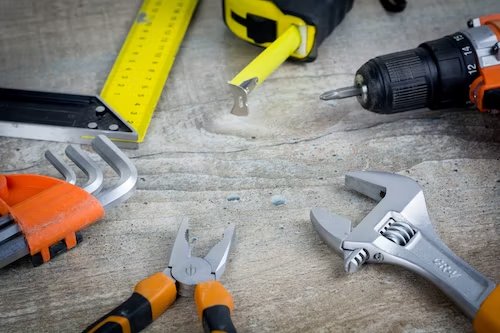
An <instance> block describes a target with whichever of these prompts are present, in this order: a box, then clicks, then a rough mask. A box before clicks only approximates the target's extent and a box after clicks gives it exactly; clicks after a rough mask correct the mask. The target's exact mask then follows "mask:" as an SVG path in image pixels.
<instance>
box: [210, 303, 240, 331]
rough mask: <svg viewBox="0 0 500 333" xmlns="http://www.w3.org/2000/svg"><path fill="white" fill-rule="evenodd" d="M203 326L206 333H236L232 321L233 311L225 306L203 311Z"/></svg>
mask: <svg viewBox="0 0 500 333" xmlns="http://www.w3.org/2000/svg"><path fill="white" fill-rule="evenodd" d="M202 324H203V330H204V331H205V333H210V332H213V331H221V332H226V333H236V328H235V327H234V325H233V322H232V321H231V311H230V310H229V308H228V307H227V306H225V305H215V306H211V307H209V308H206V309H205V310H203V318H202Z"/></svg>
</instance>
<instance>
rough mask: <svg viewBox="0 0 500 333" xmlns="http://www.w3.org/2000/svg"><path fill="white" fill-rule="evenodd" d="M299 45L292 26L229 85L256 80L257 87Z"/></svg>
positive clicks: (299, 38)
mask: <svg viewBox="0 0 500 333" xmlns="http://www.w3.org/2000/svg"><path fill="white" fill-rule="evenodd" d="M300 43H301V37H300V32H299V29H298V28H297V27H296V26H294V25H292V26H290V27H289V28H288V29H287V30H286V31H285V32H284V33H283V34H282V35H281V36H279V37H278V38H277V39H276V40H275V41H274V42H273V43H271V45H269V46H268V47H267V48H266V49H265V50H264V51H262V53H261V54H259V56H258V57H257V58H255V59H254V60H253V61H252V62H251V63H250V64H248V66H246V67H245V68H244V69H243V70H242V71H241V72H239V73H238V74H237V75H236V76H235V77H234V78H233V79H232V80H231V81H230V82H229V83H230V84H233V85H236V86H239V85H240V84H241V83H242V82H245V81H247V80H250V79H253V78H257V85H256V86H259V85H260V84H261V83H262V81H264V80H265V79H266V78H267V77H268V76H269V75H271V73H272V72H274V70H276V68H278V67H279V66H280V65H281V64H282V63H283V62H284V61H285V60H286V59H287V58H288V57H290V55H292V54H293V53H294V52H295V50H297V49H298V48H299V46H300Z"/></svg>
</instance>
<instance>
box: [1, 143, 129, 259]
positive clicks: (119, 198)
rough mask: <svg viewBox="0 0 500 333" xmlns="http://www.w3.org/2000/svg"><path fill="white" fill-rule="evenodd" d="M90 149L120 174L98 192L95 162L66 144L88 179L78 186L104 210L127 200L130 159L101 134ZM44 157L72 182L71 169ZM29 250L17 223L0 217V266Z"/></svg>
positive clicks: (55, 158)
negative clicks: (114, 180) (111, 183)
mask: <svg viewBox="0 0 500 333" xmlns="http://www.w3.org/2000/svg"><path fill="white" fill-rule="evenodd" d="M91 145H92V148H93V149H94V150H95V151H96V152H97V153H98V154H99V156H100V157H101V158H102V159H103V160H104V161H106V162H107V163H108V164H109V165H110V166H111V167H112V168H113V170H115V171H116V173H117V174H118V175H119V176H120V179H119V180H118V181H117V182H116V183H115V184H113V185H112V186H111V187H110V188H109V189H107V190H105V191H102V192H101V189H102V186H103V180H104V177H103V173H102V171H101V169H100V168H99V167H98V166H97V164H96V163H95V162H94V161H93V160H92V159H91V158H90V157H89V156H88V155H87V154H86V153H84V152H83V150H82V149H81V148H80V147H78V146H76V145H70V146H68V147H67V148H66V155H67V156H68V157H69V158H70V159H71V160H72V161H73V162H74V163H75V165H77V166H78V167H79V168H80V169H81V170H82V171H83V173H84V174H85V175H86V176H87V177H88V180H87V181H86V182H85V184H83V186H82V188H83V189H84V190H85V191H87V192H89V193H91V194H93V195H94V196H95V197H96V198H97V199H98V200H99V202H100V203H101V205H102V206H103V208H104V209H105V211H107V210H109V209H110V208H112V207H114V206H116V205H118V204H120V203H121V202H123V201H125V200H126V199H128V198H129V197H130V196H131V195H132V194H133V193H134V192H135V188H136V184H137V169H136V168H135V166H134V164H133V163H132V162H131V161H130V159H129V158H128V157H127V156H126V155H125V154H124V153H123V152H122V151H121V150H120V149H119V148H118V147H117V146H116V145H115V144H114V143H113V142H111V140H109V139H108V138H107V137H106V136H104V135H98V136H97V137H96V138H95V139H94V140H93V141H92V142H91ZM45 157H46V158H47V160H48V161H49V162H50V163H51V164H52V165H53V166H54V167H55V168H56V169H57V170H58V171H59V172H60V173H61V175H62V176H63V177H64V178H65V180H66V181H67V182H69V183H71V184H75V183H76V175H75V173H74V171H73V170H72V169H71V168H70V167H69V166H68V165H67V164H66V163H65V162H64V161H63V160H62V159H61V158H60V157H58V156H57V155H56V154H55V153H54V152H52V151H50V150H48V151H47V152H46V153H45ZM29 253H30V251H29V248H28V245H27V243H26V239H25V237H24V235H23V232H22V230H21V228H20V226H19V225H18V224H17V223H16V222H15V220H14V219H13V218H12V216H10V215H5V216H1V217H0V268H2V267H4V266H6V265H8V264H10V263H12V262H14V261H16V260H17V259H20V258H22V257H24V256H26V255H28V254H29Z"/></svg>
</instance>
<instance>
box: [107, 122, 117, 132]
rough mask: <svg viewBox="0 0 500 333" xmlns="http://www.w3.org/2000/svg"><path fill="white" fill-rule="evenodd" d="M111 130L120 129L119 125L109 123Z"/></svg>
mask: <svg viewBox="0 0 500 333" xmlns="http://www.w3.org/2000/svg"><path fill="white" fill-rule="evenodd" d="M108 128H109V130H110V131H117V130H118V125H117V124H111V125H109V127H108Z"/></svg>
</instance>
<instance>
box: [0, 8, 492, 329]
mask: <svg viewBox="0 0 500 333" xmlns="http://www.w3.org/2000/svg"><path fill="white" fill-rule="evenodd" d="M140 4H141V1H140V0H126V1H125V0H122V1H118V0H104V1H98V0H52V1H49V0H43V1H41V0H38V1H35V0H3V1H1V2H0V86H2V87H13V88H24V89H36V90H51V91H62V92H64V91H68V92H79V93H85V94H94V93H98V92H99V91H100V89H101V87H102V86H103V84H104V81H105V80H106V77H107V75H108V73H109V71H110V69H111V66H112V64H113V61H114V59H115V57H116V55H117V53H118V51H119V50H120V47H121V44H122V42H123V40H124V38H125V36H126V34H127V32H128V28H129V27H130V24H131V22H132V20H133V18H134V16H135V13H136V11H137V10H138V8H139V7H140ZM493 12H500V3H499V2H498V1H497V0H481V1H479V0H477V1H466V0H439V1H435V0H419V1H416V0H415V1H411V0H410V1H409V6H408V8H407V10H406V11H405V12H403V13H401V14H398V15H389V14H387V13H385V12H384V11H383V9H382V7H381V6H380V4H379V3H378V1H373V0H356V2H355V6H354V9H353V10H352V12H351V13H349V15H348V16H347V17H346V19H345V20H344V22H343V23H342V24H341V25H340V26H339V27H338V28H337V29H336V30H335V32H334V33H333V34H332V35H331V36H330V37H329V38H328V39H327V40H325V42H324V43H323V45H322V47H321V48H320V50H319V57H318V59H317V61H315V62H313V63H308V64H296V63H286V64H284V65H283V66H281V67H280V68H279V69H278V70H277V71H276V72H275V73H273V74H272V75H271V76H270V78H269V79H268V80H266V81H265V82H264V83H263V84H262V85H261V86H260V87H259V88H258V89H257V90H255V91H254V92H253V93H252V95H251V100H250V103H251V114H250V116H249V117H247V118H236V117H233V116H231V115H230V114H229V110H230V108H231V103H232V99H231V97H230V94H229V90H228V88H227V85H226V82H227V81H229V79H231V78H232V76H234V75H235V74H236V73H237V72H238V71H239V70H240V69H242V68H243V67H244V66H245V64H247V63H249V62H250V60H251V59H252V58H254V57H255V56H256V55H257V54H258V52H259V51H260V50H259V49H258V48H257V47H255V46H252V45H249V44H247V43H245V42H243V41H241V40H238V39H237V38H236V37H235V36H233V35H232V34H231V33H230V32H229V31H228V30H227V29H226V27H225V26H224V24H223V21H222V19H221V8H220V1H216V0H204V1H202V2H201V4H200V7H199V9H198V11H197V13H196V16H195V18H194V20H193V22H192V24H191V26H190V28H189V30H188V33H187V36H186V38H185V40H184V42H183V44H182V47H181V49H180V52H179V54H178V57H177V59H176V62H175V64H174V67H173V70H172V72H171V74H170V77H169V79H168V82H167V85H166V87H165V90H164V92H163V95H162V97H161V100H160V103H159V105H158V108H157V110H156V112H155V115H154V118H153V120H152V125H151V127H150V130H149V132H148V134H147V137H146V141H145V142H144V144H142V145H141V147H140V149H139V150H136V151H127V152H126V153H127V155H128V156H130V157H132V159H133V161H134V163H135V164H136V166H137V169H138V172H139V177H140V179H139V183H138V191H137V193H136V194H135V195H134V196H133V197H132V198H130V199H129V200H128V201H127V202H126V203H125V204H122V205H121V206H119V207H117V208H115V209H114V210H112V211H111V212H109V214H107V216H106V217H105V218H104V219H103V220H102V221H100V222H98V223H96V224H94V225H92V226H91V227H89V228H88V229H86V230H85V231H84V242H83V243H82V244H80V245H79V246H78V247H77V248H76V249H74V250H71V251H70V252H68V253H66V254H64V255H61V256H59V257H57V258H55V259H54V260H52V261H50V262H49V263H47V264H45V265H42V266H40V267H38V268H33V267H31V265H30V264H29V262H28V261H27V260H21V261H19V262H17V263H15V264H12V265H11V266H9V267H7V268H5V269H3V270H1V271H0V331H2V332H78V331H81V330H83V329H84V328H85V327H86V326H87V325H89V324H91V323H92V322H94V321H95V320H96V319H98V318H99V317H101V316H102V315H104V314H105V313H106V312H108V311H109V310H111V309H112V308H114V307H115V306H116V305H118V304H120V303H121V302H123V301H124V300H125V299H126V298H127V297H128V296H129V295H130V293H131V292H132V290H133V288H134V286H135V284H136V283H137V282H139V281H140V280H141V279H143V278H145V277H146V276H149V275H151V274H153V273H155V272H158V271H162V270H163V269H164V268H165V267H166V265H167V260H168V254H169V251H170V247H171V245H172V243H173V241H174V237H175V235H176V232H177V228H178V225H179V223H180V221H181V218H182V216H184V215H187V216H189V217H190V221H191V228H192V232H191V237H193V238H192V240H193V246H194V249H193V251H194V254H195V255H204V254H205V253H206V251H207V250H208V249H209V248H210V247H211V246H212V245H213V244H214V243H215V242H216V241H217V240H218V239H219V238H220V236H221V233H222V230H223V228H224V226H225V225H227V224H235V225H236V226H237V229H236V232H237V236H236V237H237V243H236V245H235V247H234V249H233V251H232V253H231V255H230V259H229V264H228V266H227V270H226V272H225V274H224V276H223V277H222V282H223V284H224V285H225V287H226V288H227V289H228V290H229V291H230V292H231V293H232V295H233V297H234V301H235V311H234V313H233V315H232V318H233V322H234V324H235V326H236V327H237V329H238V331H239V332H470V331H471V330H472V326H471V324H470V321H469V320H468V319H467V318H466V317H465V316H464V315H463V314H462V313H461V312H460V311H459V310H458V309H457V308H456V307H455V306H454V305H453V304H452V303H451V302H450V301H449V300H448V299H447V298H446V297H445V296H444V295H443V294H442V293H441V292H440V291H438V290H437V289H436V288H435V287H433V286H432V285H431V284H430V283H428V282H427V281H425V280H424V279H422V278H420V277H419V276H416V275H415V274H413V273H411V272H409V271H406V270H404V269H402V268H398V267H395V266H386V265H367V266H366V267H363V269H362V270H361V271H359V272H357V273H355V274H349V275H347V274H346V273H344V271H343V262H342V259H341V258H340V257H339V256H337V255H336V254H335V253H334V252H332V251H331V249H329V248H328V247H327V246H326V245H325V244H323V243H322V242H321V240H320V239H319V237H318V235H317V234H316V232H315V231H314V229H313V227H312V225H311V223H310V221H309V210H310V208H311V207H313V206H321V207H326V208H327V209H329V210H331V211H334V212H336V213H338V214H340V215H343V216H346V217H348V218H350V219H352V221H354V223H357V222H359V221H360V220H361V219H362V218H363V217H364V216H365V215H366V214H367V213H368V212H369V211H370V209H371V208H372V207H373V206H374V202H373V201H371V200H368V199H366V198H364V197H362V196H359V195H356V194H354V193H353V192H350V191H348V190H346V189H345V187H344V185H343V182H344V174H345V173H346V172H349V171H355V170H379V171H391V172H398V173H400V174H403V175H407V176H410V177H412V178H414V179H416V180H418V181H419V183H420V184H421V185H422V186H423V188H424V194H425V196H426V200H427V204H428V210H429V214H430V217H431V219H432V221H433V224H434V226H435V228H436V231H437V233H438V234H439V236H440V237H441V238H442V239H443V241H444V242H445V243H446V244H448V246H449V247H450V248H451V249H452V250H453V251H455V252H456V253H457V254H458V255H459V256H461V257H462V258H463V259H464V260H466V261H467V262H469V263H471V264H472V265H473V266H474V267H475V268H476V269H478V270H479V271H480V272H482V273H484V274H485V275H486V276H487V277H488V278H490V279H491V280H492V281H494V282H496V283H499V282H500V251H499V250H498V244H499V243H500V220H499V214H498V213H499V211H500V135H499V134H500V119H499V117H498V115H489V114H481V113H479V112H476V111H464V110H451V111H429V110H420V111H414V112H407V113H403V114H396V115H377V114H372V113H369V112H367V111H365V110H363V109H362V108H361V107H360V106H359V105H358V104H357V102H356V101H355V100H344V101H341V102H339V103H337V104H336V105H332V104H328V103H325V102H322V101H320V100H319V98H318V95H319V94H320V93H321V92H323V91H324V90H327V89H331V88H334V87H338V86H343V85H348V84H350V83H351V82H352V77H353V74H354V73H355V71H356V70H357V68H358V67H359V66H361V65H362V64H363V63H364V62H365V61H366V60H368V59H369V58H371V57H374V56H377V55H380V54H384V53H388V52H392V51H398V50H403V49H406V48H411V47H415V46H417V45H418V44H419V43H421V42H423V41H427V40H432V39H435V38H438V37H440V36H443V35H446V34H450V33H453V32H455V31H457V30H459V29H463V28H465V26H466V21H467V20H468V19H469V18H471V17H476V16H479V15H483V14H486V13H493ZM65 146H66V145H65V144H61V143H54V142H41V141H31V140H20V139H12V138H0V156H2V158H1V159H0V170H1V171H2V172H8V173H13V172H22V173H38V174H45V175H50V176H55V177H57V176H58V175H57V172H56V171H55V170H54V169H53V168H52V167H51V166H50V164H49V163H48V162H47V161H45V160H44V158H43V151H44V150H46V149H47V148H52V149H54V150H55V151H57V152H59V153H62V152H63V150H64V148H65ZM84 149H86V150H89V151H91V150H90V148H88V147H85V148H84ZM91 156H92V157H94V158H95V159H96V160H97V155H95V154H93V153H92V155H91ZM101 165H103V163H101ZM79 177H80V178H82V177H83V175H81V174H80V175H79ZM105 177H106V178H107V179H112V177H113V173H112V171H111V170H110V169H106V170H105ZM233 194H236V195H238V196H239V197H240V198H241V199H240V201H228V200H227V197H228V196H229V195H233ZM274 195H281V196H283V197H285V198H286V200H287V201H286V204H284V205H281V206H273V205H272V204H271V198H272V197H273V196H274ZM195 239H196V240H195ZM146 332H201V324H200V323H199V320H198V317H197V313H196V309H195V306H194V302H193V300H192V299H186V298H179V299H178V300H177V301H176V302H175V303H174V305H173V307H172V308H170V309H169V310H168V311H167V312H166V313H165V314H164V315H162V316H161V317H160V318H159V319H158V320H157V321H156V322H154V323H153V324H152V325H151V326H149V327H148V328H147V330H146Z"/></svg>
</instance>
